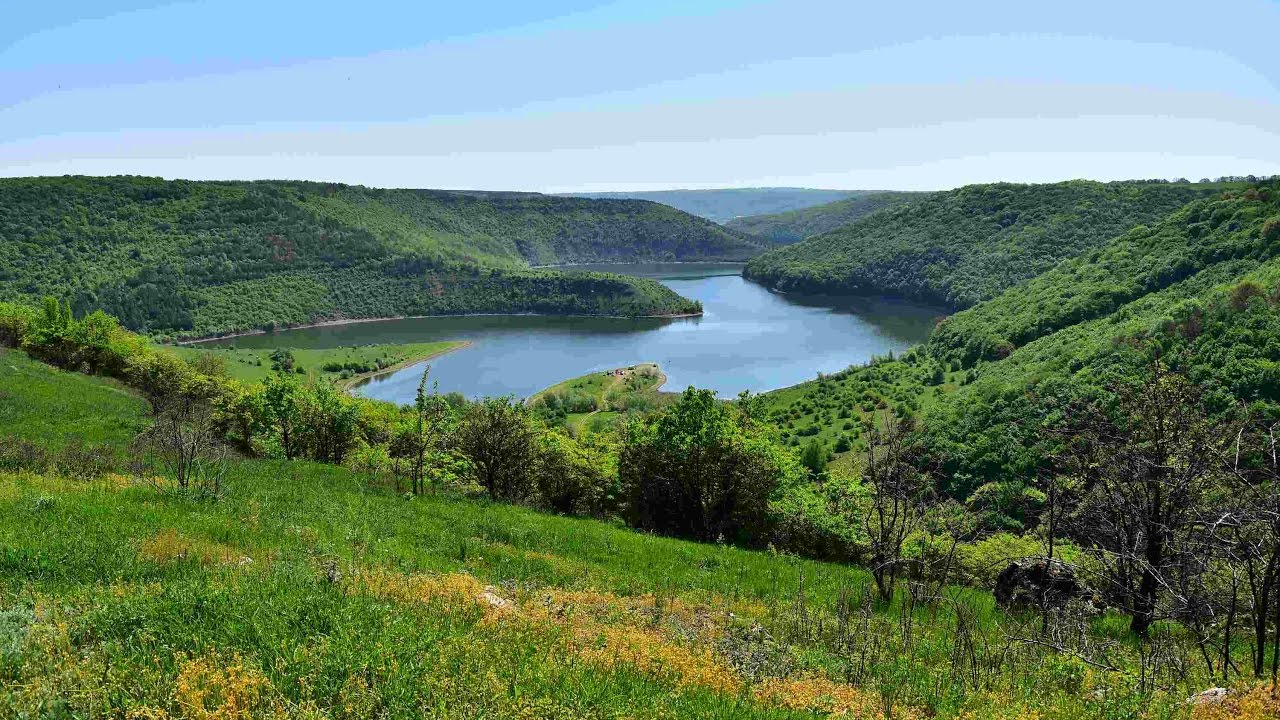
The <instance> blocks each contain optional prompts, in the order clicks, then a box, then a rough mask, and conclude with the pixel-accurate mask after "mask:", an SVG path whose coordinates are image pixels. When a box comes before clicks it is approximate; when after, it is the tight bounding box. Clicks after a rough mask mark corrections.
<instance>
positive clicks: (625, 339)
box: [221, 264, 942, 402]
mask: <svg viewBox="0 0 1280 720" xmlns="http://www.w3.org/2000/svg"><path fill="white" fill-rule="evenodd" d="M580 269H582V270H612V271H614V272H626V273H628V274H632V275H643V276H646V277H655V278H658V279H660V280H661V282H663V283H664V284H666V285H667V286H669V287H671V289H673V290H675V291H676V292H678V293H680V294H681V295H684V296H685V297H689V298H694V299H696V300H701V301H702V306H703V310H704V311H705V314H704V315H703V316H702V317H700V318H689V319H678V320H658V319H643V320H619V319H605V318H555V317H534V316H477V317H445V318H422V319H416V320H389V321H383V322H372V323H355V324H350V325H336V326H330V327H320V328H304V329H298V330H287V331H282V332H279V333H276V334H274V335H258V336H249V337H242V338H235V339H233V340H228V341H223V342H222V343H221V344H235V345H237V346H239V347H271V346H290V347H336V346H342V345H363V344H369V343H400V342H425V341H431V340H470V341H471V343H472V344H471V346H470V347H467V348H463V349H461V350H457V351H455V352H452V353H449V354H446V355H443V356H441V357H438V358H436V359H434V360H432V361H431V368H432V369H431V376H432V378H433V379H434V380H437V381H439V383H440V390H441V391H442V392H450V391H454V390H456V391H459V392H462V393H463V394H465V395H468V396H471V397H476V396H482V395H517V396H521V397H525V396H528V395H531V394H533V393H535V392H537V391H538V390H541V389H543V388H545V387H547V386H549V385H554V384H555V383H557V382H560V381H561V380H565V379H567V378H571V377H576V376H578V375H585V374H586V373H589V372H595V371H603V370H607V369H609V368H614V367H619V366H623V365H630V364H633V363H638V362H646V361H648V362H657V363H659V364H661V366H662V370H663V371H664V372H665V373H666V374H667V377H668V382H667V385H666V388H665V389H667V390H680V389H683V388H685V387H687V386H689V385H696V386H698V387H704V388H712V389H714V390H715V391H716V392H717V393H718V394H719V395H721V396H722V397H732V396H734V395H736V394H737V393H738V392H740V391H742V390H752V391H764V390H772V389H776V388H780V387H785V386H788V385H794V384H796V383H799V382H803V381H805V380H810V379H812V378H813V377H814V375H815V374H816V373H818V372H835V371H837V370H841V369H843V368H845V367H847V366H849V365H850V364H854V363H862V362H865V361H866V360H868V359H869V358H870V357H871V356H872V355H883V354H885V353H887V352H889V351H891V350H892V351H894V352H897V351H900V350H903V349H905V348H907V347H910V346H911V345H914V344H916V343H919V342H921V341H922V340H923V339H924V338H925V336H926V335H927V334H928V331H929V328H930V327H931V326H932V322H933V319H934V318H935V317H937V316H938V315H940V314H942V311H941V310H939V309H937V308H929V307H921V306H917V305H910V304H906V303H901V302H896V301H890V300H875V299H866V298H861V299H833V298H824V299H820V300H819V299H812V300H810V299H805V298H799V297H792V296H789V295H786V296H784V295H778V294H775V293H771V292H769V291H768V290H766V289H764V288H763V287H760V286H758V285H755V284H752V283H749V282H747V281H745V280H743V279H742V278H741V277H740V276H739V275H737V273H738V272H740V270H741V266H738V265H722V264H680V265H628V266H604V265H597V266H582V267H581V268H580ZM833 305H834V306H835V307H832V306H833ZM421 373H422V367H421V366H420V365H419V366H417V367H410V368H405V369H403V370H400V371H398V372H395V373H391V374H389V375H384V376H381V377H378V378H374V379H373V380H371V381H370V382H368V383H366V384H364V385H362V386H360V387H359V388H357V389H356V391H355V392H357V393H359V394H362V395H366V396H368V397H372V398H378V399H381V400H391V401H395V402H412V400H413V396H414V391H415V390H416V388H417V385H418V379H419V377H420V376H421Z"/></svg>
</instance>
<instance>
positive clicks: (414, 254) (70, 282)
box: [0, 177, 758, 335]
mask: <svg viewBox="0 0 1280 720" xmlns="http://www.w3.org/2000/svg"><path fill="white" fill-rule="evenodd" d="M757 251H758V248H757V245H756V241H753V240H751V239H748V238H746V237H745V236H743V235H741V234H739V233H735V232H733V231H728V230H725V229H724V228H722V227H720V226H718V225H715V224H714V223H711V222H709V221H706V220H703V219H701V218H697V217H693V216H691V215H688V214H686V213H683V212H680V211H678V210H675V209H673V208H669V207H666V206H664V205H659V204H657V203H651V202H642V201H624V200H609V201H606V200H598V201H593V200H584V199H578V198H562V197H553V196H545V195H537V194H532V193H473V192H445V191H433V190H375V189H370V188H364V187H359V186H347V185H336V184H323V183H306V182H189V181H165V180H160V179H156V178H142V177H111V178H92V177H63V178H16V179H7V180H0V299H22V298H28V299H29V298H33V297H37V296H41V295H45V294H53V295H58V296H63V297H69V298H71V299H72V301H73V304H74V305H75V308H76V310H77V312H82V311H88V310H92V309H96V308H101V309H104V310H106V311H108V312H109V313H111V314H114V315H116V316H118V317H120V318H121V319H122V320H123V321H124V322H125V323H126V324H127V325H128V326H129V327H132V328H135V329H141V330H147V331H151V332H158V331H163V332H172V333H176V334H187V335H203V334H211V333H222V332H230V331H239V330H246V329H252V328H257V327H261V326H269V325H274V324H301V323H307V322H314V321H318V320H328V319H335V318H353V317H354V318H363V317H384V316H395V315H407V314H436V313H464V312H547V313H584V314H610V315H651V314H671V313H684V312H691V311H696V310H697V308H696V306H695V305H694V304H692V303H690V302H688V301H686V300H684V299H683V298H680V297H679V296H677V295H675V294H674V293H672V292H670V291H669V290H668V289H667V288H665V287H664V286H662V285H660V284H658V283H656V282H653V281H642V280H636V279H632V278H624V277H620V276H605V275H598V274H597V275H579V274H575V275H573V276H571V277H570V276H564V275H561V274H559V273H555V272H549V271H531V270H529V269H527V268H528V266H529V265H531V264H532V265H546V264H555V263H569V262H592V261H623V262H629V261H654V260H728V259H742V258H745V257H747V256H749V255H751V254H752V253H754V252H757Z"/></svg>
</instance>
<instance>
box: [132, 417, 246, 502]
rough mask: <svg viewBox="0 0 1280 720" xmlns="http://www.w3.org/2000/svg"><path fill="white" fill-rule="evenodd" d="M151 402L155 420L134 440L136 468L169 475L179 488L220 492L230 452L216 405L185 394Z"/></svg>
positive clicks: (153, 474) (136, 470) (133, 452)
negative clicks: (225, 442) (211, 405)
mask: <svg viewBox="0 0 1280 720" xmlns="http://www.w3.org/2000/svg"><path fill="white" fill-rule="evenodd" d="M152 404H153V407H154V410H155V421H154V422H153V423H152V425H151V427H149V428H147V429H146V430H144V431H143V432H142V433H140V434H139V435H138V436H137V437H136V438H134V441H133V445H132V455H133V461H134V471H135V472H136V473H138V474H149V475H150V476H155V475H157V474H160V475H165V476H168V477H170V478H172V479H173V481H174V483H175V484H176V486H177V487H178V489H179V490H189V489H195V490H199V491H201V492H206V493H210V494H214V495H216V494H218V493H220V492H221V491H222V481H223V477H224V475H225V474H226V469H227V461H228V459H229V453H228V450H227V447H226V445H224V444H223V443H222V440H221V433H220V431H219V430H220V424H219V422H218V420H217V418H216V417H215V415H214V411H213V408H212V407H210V405H209V404H208V403H207V402H205V401H204V400H203V399H201V398H198V397H192V396H190V395H186V394H173V395H169V396H166V397H163V398H155V399H153V401H152Z"/></svg>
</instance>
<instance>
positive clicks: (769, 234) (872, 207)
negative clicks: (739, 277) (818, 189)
mask: <svg viewBox="0 0 1280 720" xmlns="http://www.w3.org/2000/svg"><path fill="white" fill-rule="evenodd" d="M927 195H928V193H923V192H897V191H884V192H869V193H863V194H858V195H854V196H853V197H847V198H845V199H843V200H836V201H835V202H829V203H825V204H822V205H814V206H812V207H806V208H801V209H799V210H790V211H788V212H784V213H776V214H773V215H751V216H748V217H739V218H734V219H733V220H730V221H729V222H727V223H725V226H726V227H729V228H732V229H734V230H741V231H742V232H745V233H748V234H751V235H755V236H757V237H762V238H765V239H766V240H772V241H773V242H775V243H777V244H779V245H790V244H791V243H795V242H799V241H801V240H803V239H805V238H807V237H811V236H813V235H821V234H823V233H828V232H831V231H832V230H835V229H836V228H838V227H841V226H843V225H848V224H849V223H851V222H853V221H854V220H857V219H859V218H862V217H865V216H867V215H870V214H871V213H873V212H876V211H877V210H883V209H885V208H888V207H893V206H895V205H901V204H903V203H905V202H910V201H911V200H918V199H920V198H923V197H925V196H927Z"/></svg>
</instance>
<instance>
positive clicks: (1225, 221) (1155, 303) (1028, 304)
mask: <svg viewBox="0 0 1280 720" xmlns="http://www.w3.org/2000/svg"><path fill="white" fill-rule="evenodd" d="M1278 302H1280V191H1278V190H1277V187H1276V185H1275V184H1274V183H1272V184H1263V185H1261V186H1259V187H1257V188H1249V189H1245V190H1236V191H1230V192H1225V193H1219V196H1218V197H1214V198H1206V199H1202V200H1196V201H1193V202H1191V203H1190V204H1188V205H1187V206H1185V207H1183V208H1181V209H1179V210H1178V211H1176V212H1174V213H1173V214H1171V215H1170V216H1169V217H1168V218H1166V219H1165V220H1163V221H1161V222H1159V223H1156V224H1153V225H1152V226H1150V227H1140V228H1136V229H1134V230H1133V231H1131V232H1129V233H1127V234H1125V235H1123V236H1121V237H1119V238H1115V239H1113V240H1112V241H1111V242H1109V243H1107V244H1105V245H1104V246H1102V247H1100V248H1098V249H1095V250H1093V251H1090V252H1089V253H1087V254H1085V255H1083V256H1081V257H1079V258H1077V259H1074V260H1070V261H1067V262H1065V263H1063V264H1062V265H1060V266H1059V267H1057V268H1054V269H1052V270H1050V271H1049V272H1046V273H1044V274H1042V275H1040V276H1038V277H1036V278H1033V279H1032V280H1029V281H1026V282H1024V283H1022V284H1020V285H1017V286H1015V287H1013V288H1011V289H1009V290H1007V291H1005V292H1004V293H1002V294H1001V295H999V296H997V297H996V298H994V299H991V300H988V301H985V302H980V303H978V304H977V305H975V306H974V307H972V308H970V309H968V310H965V311H963V312H960V313H957V314H956V315H953V316H951V317H950V318H948V319H947V320H945V321H944V322H943V323H942V324H941V325H940V326H939V327H938V328H937V329H936V330H935V331H934V333H933V335H932V336H931V338H930V340H929V342H928V343H927V344H926V345H925V346H923V347H921V348H918V349H916V350H913V351H912V352H910V353H908V354H906V355H905V356H903V357H900V358H895V359H882V360H879V361H877V362H875V363H872V364H871V365H868V366H863V367H853V368H850V369H848V370H846V371H844V372H841V373H836V374H834V375H831V376H827V377H825V378H822V379H820V380H818V381H814V382H809V383H804V384H802V385H800V386H797V387H795V388H789V389H786V390H782V391H778V392H775V393H770V394H768V395H766V400H767V404H768V407H769V410H770V417H771V419H772V421H773V422H774V423H775V424H776V425H777V426H778V427H779V428H780V429H781V431H782V432H783V438H784V440H785V441H787V442H789V444H792V445H794V446H797V447H801V446H803V445H804V444H805V443H807V442H809V441H810V439H812V438H817V440H818V441H819V442H821V443H822V444H823V446H824V447H826V448H828V449H829V450H837V449H838V450H840V451H841V452H845V453H849V452H853V453H855V454H856V451H857V449H858V448H859V447H860V445H861V443H860V436H861V434H862V428H861V427H860V425H859V423H858V420H859V419H860V418H867V417H870V416H871V415H872V414H874V413H875V412H877V410H878V409H881V408H889V409H891V410H893V411H895V412H896V413H897V414H899V415H908V416H909V415H914V416H918V417H919V418H920V420H921V422H922V424H923V426H924V428H925V429H926V430H925V432H926V433H927V434H928V435H929V437H930V444H931V446H932V449H933V452H934V456H935V458H937V459H938V460H939V461H940V462H942V463H943V465H944V466H945V467H947V469H948V473H947V474H948V475H949V476H951V477H953V478H954V477H963V478H965V479H964V480H962V481H960V485H959V486H958V487H957V492H959V493H960V494H961V495H962V496H963V495H965V494H967V493H969V492H971V491H972V490H974V489H975V488H976V487H978V486H980V485H982V484H984V483H987V482H995V481H1010V480H1016V481H1018V482H1024V483H1031V482H1033V481H1034V480H1035V468H1036V467H1037V466H1038V465H1039V464H1040V463H1041V462H1043V461H1044V460H1045V458H1044V456H1043V454H1042V453H1043V452H1045V449H1044V448H1040V449H1038V450H1037V449H1036V446H1037V444H1038V442H1039V441H1040V440H1041V439H1042V436H1041V435H1040V433H1041V432H1042V430H1043V427H1042V423H1043V422H1046V417H1047V416H1046V410H1045V403H1048V404H1050V405H1053V404H1055V403H1056V404H1057V405H1059V406H1061V405H1063V404H1065V403H1068V402H1070V400H1071V399H1072V398H1080V397H1090V396H1097V395H1099V394H1100V393H1104V392H1105V391H1106V389H1107V388H1109V387H1111V386H1113V385H1115V384H1116V383H1132V382H1136V378H1137V377H1139V376H1140V375H1141V374H1142V373H1143V372H1144V369H1145V368H1147V367H1149V365H1150V363H1151V362H1152V360H1153V357H1155V356H1157V355H1158V356H1160V357H1161V358H1162V359H1163V362H1164V363H1166V364H1167V365H1168V366H1169V367H1171V368H1172V369H1174V370H1175V371H1177V372H1180V373H1184V374H1185V375H1186V376H1187V377H1189V378H1192V379H1194V381H1195V382H1196V383H1197V384H1198V385H1199V386H1200V387H1201V388H1202V389H1203V391H1204V393H1205V396H1206V401H1207V402H1208V403H1210V405H1211V407H1213V408H1216V409H1218V410H1219V411H1223V410H1226V409H1228V408H1231V407H1233V406H1236V405H1238V404H1239V403H1241V402H1243V403H1250V404H1254V405H1256V406H1257V407H1259V408H1266V410H1265V412H1266V413H1268V414H1275V413H1280V343H1278V342H1277V338H1280V324H1278V323H1280V312H1277V303H1278ZM837 444H838V447H837Z"/></svg>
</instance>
